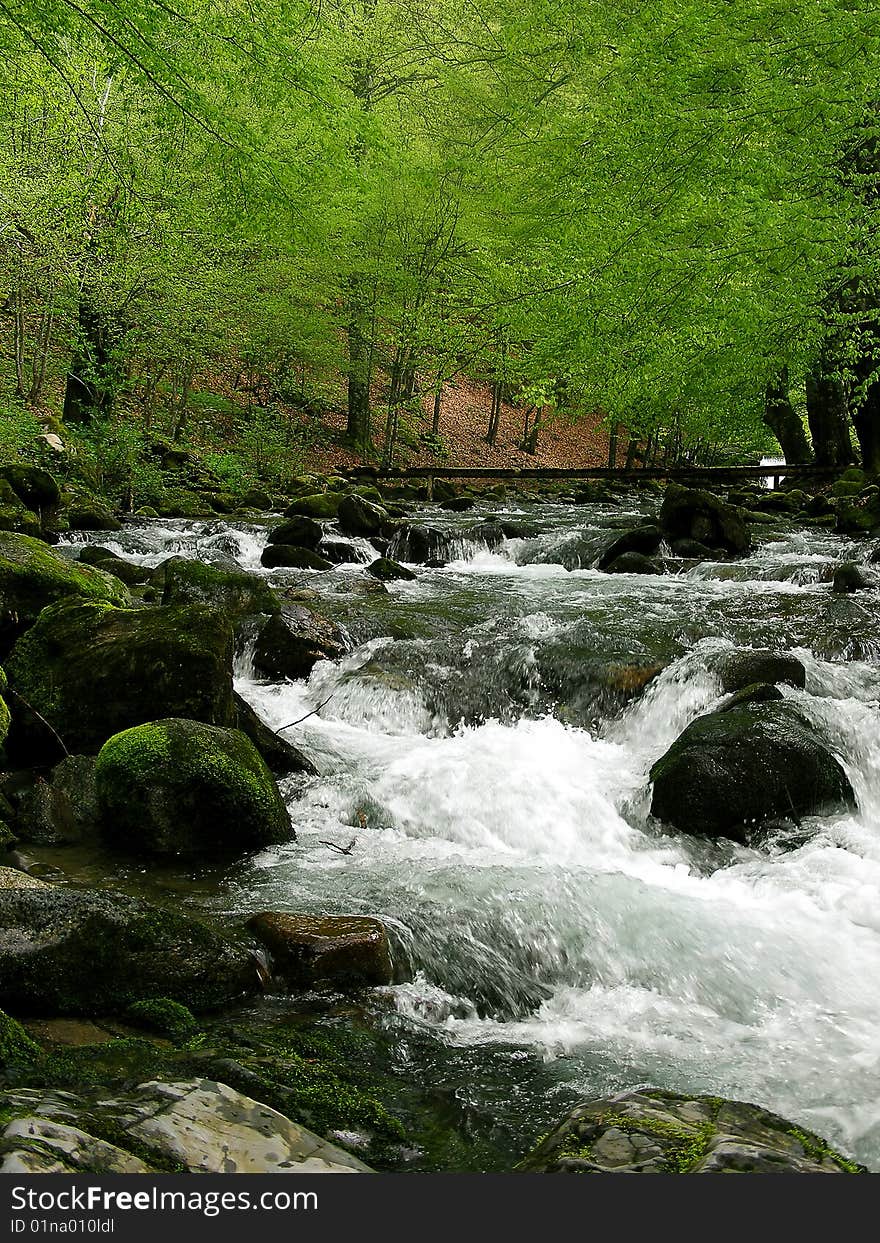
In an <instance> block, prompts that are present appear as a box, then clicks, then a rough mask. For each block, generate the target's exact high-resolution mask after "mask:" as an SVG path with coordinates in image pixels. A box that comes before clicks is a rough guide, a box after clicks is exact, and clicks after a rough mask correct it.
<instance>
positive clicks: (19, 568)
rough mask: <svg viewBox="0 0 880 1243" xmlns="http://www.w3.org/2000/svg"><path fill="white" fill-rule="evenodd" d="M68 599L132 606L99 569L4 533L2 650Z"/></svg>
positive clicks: (0, 542)
mask: <svg viewBox="0 0 880 1243" xmlns="http://www.w3.org/2000/svg"><path fill="white" fill-rule="evenodd" d="M68 596H78V597H79V598H81V599H83V600H100V601H106V602H108V603H111V604H126V603H128V592H127V591H126V590H125V587H124V586H123V585H122V584H121V583H119V582H118V581H117V580H116V579H114V578H110V577H108V576H107V575H106V574H104V573H103V572H102V571H101V570H97V569H95V567H94V566H88V565H78V564H76V563H75V562H73V561H68V560H67V559H66V558H65V557H62V556H61V554H60V553H57V552H55V551H54V549H52V548H49V547H47V546H46V544H44V543H43V542H42V541H41V540H38V539H32V538H31V537H30V536H27V535H16V534H13V533H12V532H8V531H0V650H2V649H3V648H4V647H5V646H6V645H8V644H9V643H10V642H11V641H12V640H13V639H14V638H16V637H17V636H18V635H20V634H22V633H23V632H24V631H25V630H27V628H28V627H29V626H32V625H33V624H34V622H35V621H36V620H37V618H38V617H39V615H40V612H41V611H42V610H43V609H44V608H45V607H46V605H48V604H52V603H54V602H55V601H56V600H62V599H64V598H66V597H68Z"/></svg>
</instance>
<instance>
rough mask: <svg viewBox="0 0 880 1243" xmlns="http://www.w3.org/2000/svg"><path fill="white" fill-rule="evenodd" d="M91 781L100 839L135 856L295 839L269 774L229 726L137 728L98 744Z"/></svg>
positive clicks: (156, 724) (171, 723)
mask: <svg viewBox="0 0 880 1243" xmlns="http://www.w3.org/2000/svg"><path fill="white" fill-rule="evenodd" d="M95 782H96V791H97V799H98V807H99V812H100V818H101V824H102V828H103V832H104V834H105V836H106V837H107V839H108V840H109V841H111V842H113V843H114V844H115V845H117V846H121V847H123V848H125V849H126V850H130V851H131V852H133V853H135V854H141V853H146V854H174V855H194V854H198V855H200V856H205V855H209V854H215V853H218V852H223V851H228V850H233V849H243V848H251V847H253V848H258V847H262V846H269V845H273V844H275V843H277V842H283V841H288V840H289V839H290V838H291V837H293V836H295V834H294V833H293V828H292V826H291V823H290V817H289V815H288V813H287V809H286V807H285V806H284V800H283V799H282V797H281V794H280V793H279V791H278V787H277V786H276V784H275V781H274V779H273V777H272V774H271V772H270V771H269V769H268V767H267V765H266V764H265V762H264V761H263V759H262V758H261V757H260V755H259V753H258V752H257V750H256V748H255V747H254V744H253V743H252V742H251V741H250V739H249V738H247V737H246V736H245V735H244V734H243V733H241V732H240V731H239V730H236V729H221V728H219V727H218V726H214V725H204V724H201V723H200V722H198V721H184V720H179V719H174V718H169V719H167V720H161V721H150V722H148V723H147V724H144V725H137V726H135V727H134V728H132V729H127V730H124V731H123V732H122V733H119V734H116V735H115V736H114V737H113V738H110V739H108V741H107V742H105V743H104V746H103V747H102V748H101V750H100V752H99V754H98V763H97V766H96V769H95Z"/></svg>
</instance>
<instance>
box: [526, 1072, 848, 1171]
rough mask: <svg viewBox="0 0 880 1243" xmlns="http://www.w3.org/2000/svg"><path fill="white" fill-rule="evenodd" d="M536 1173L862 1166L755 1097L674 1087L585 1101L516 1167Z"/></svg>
mask: <svg viewBox="0 0 880 1243" xmlns="http://www.w3.org/2000/svg"><path fill="white" fill-rule="evenodd" d="M517 1168H518V1169H520V1170H524V1171H527V1172H530V1173H540V1174H860V1173H865V1172H866V1171H865V1168H864V1166H860V1165H857V1164H856V1163H855V1162H852V1161H850V1160H849V1159H848V1158H847V1157H845V1156H844V1155H843V1154H842V1153H839V1152H837V1151H836V1150H835V1149H833V1148H831V1147H830V1146H829V1145H828V1144H827V1143H826V1141H825V1140H824V1139H822V1138H821V1136H819V1135H816V1134H814V1133H813V1132H812V1131H808V1130H806V1129H805V1128H803V1127H800V1126H796V1125H795V1124H794V1123H792V1122H788V1121H787V1120H786V1119H785V1118H781V1117H779V1116H778V1115H777V1114H772V1113H769V1112H768V1111H767V1110H766V1109H762V1108H761V1107H760V1106H759V1105H749V1104H746V1103H744V1102H742V1101H729V1100H724V1099H723V1098H721V1097H717V1096H687V1095H684V1094H682V1093H678V1092H663V1091H656V1090H644V1091H641V1092H622V1093H620V1094H619V1095H618V1096H610V1097H606V1098H604V1099H600V1100H591V1101H585V1102H584V1103H583V1104H581V1105H578V1106H577V1108H575V1109H574V1110H572V1111H571V1113H570V1114H569V1115H568V1116H567V1117H566V1118H565V1119H563V1121H562V1122H561V1123H560V1124H559V1125H558V1126H557V1127H555V1128H554V1129H553V1130H552V1131H551V1132H550V1134H549V1135H548V1136H547V1137H546V1139H544V1140H542V1141H541V1143H540V1144H539V1145H538V1147H537V1148H535V1149H534V1151H532V1152H530V1153H529V1155H528V1156H527V1157H526V1158H525V1160H524V1161H522V1162H521V1163H520V1165H519V1166H518V1167H517Z"/></svg>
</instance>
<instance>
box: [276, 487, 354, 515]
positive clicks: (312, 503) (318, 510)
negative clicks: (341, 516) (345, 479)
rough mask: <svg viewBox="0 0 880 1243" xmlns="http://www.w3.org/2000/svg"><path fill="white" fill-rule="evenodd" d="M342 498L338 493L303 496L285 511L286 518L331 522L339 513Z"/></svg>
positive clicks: (318, 493) (317, 493)
mask: <svg viewBox="0 0 880 1243" xmlns="http://www.w3.org/2000/svg"><path fill="white" fill-rule="evenodd" d="M341 500H342V497H341V496H340V495H339V494H338V493H337V492H316V493H314V494H313V495H311V496H301V497H299V499H298V500H295V501H294V502H293V504H292V505H290V506H289V507H288V508H287V509H285V511H284V516H285V518H298V517H300V516H302V517H304V518H316V519H317V520H318V521H319V522H329V521H331V520H332V519H333V518H335V517H336V515H337V514H338V513H339V505H340V502H341Z"/></svg>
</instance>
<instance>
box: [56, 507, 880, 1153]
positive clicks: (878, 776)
mask: <svg viewBox="0 0 880 1243" xmlns="http://www.w3.org/2000/svg"><path fill="white" fill-rule="evenodd" d="M654 509H656V498H653V499H649V498H644V497H637V498H625V499H624V500H623V501H621V502H620V503H619V504H616V505H589V506H577V507H574V506H566V505H564V504H544V503H535V504H527V503H523V504H522V505H519V506H517V505H512V504H511V505H509V506H506V507H501V508H499V506H498V503H497V502H496V504H495V507H494V508H490V507H489V506H487V505H480V506H478V507H477V509H476V510H474V511H471V512H470V513H464V514H451V513H446V512H443V511H441V510H439V509H437V510H435V509H433V508H432V507H430V506H429V507H426V508H425V510H424V513H421V512H420V514H419V516H418V518H417V519H416V520H417V521H422V520H424V521H426V522H429V523H431V525H435V526H439V527H440V528H441V529H442V530H443V531H444V532H445V534H446V537H447V540H448V544H447V554H448V555H449V556H450V557H451V560H450V561H449V562H448V564H446V565H445V566H443V567H442V568H419V570H418V575H417V578H416V579H415V581H412V582H393V583H390V584H389V585H388V591H387V592H385V593H383V592H373V591H371V592H367V591H365V590H364V587H365V585H366V583H367V582H368V581H370V580H368V579H367V576H366V575H365V573H364V564H363V563H361V562H356V563H352V564H350V565H346V566H343V567H340V568H338V569H334V570H333V571H329V572H326V573H323V574H315V573H309V572H302V571H285V570H282V571H277V570H276V571H272V572H271V573H270V572H269V571H266V570H263V569H261V567H260V562H259V557H260V552H261V549H262V548H263V546H264V544H265V542H266V535H267V528H266V525H265V524H261V523H256V522H255V523H252V524H244V525H241V524H236V523H233V524H230V523H228V522H222V521H219V520H218V521H203V522H193V521H178V520H166V521H148V520H144V521H143V525H129V526H127V527H126V528H125V529H124V530H123V531H122V532H119V533H115V534H112V535H108V533H105V532H95V533H88V534H83V533H78V534H77V535H76V536H75V537H73V541H78V542H80V543H81V542H82V541H83V540H88V541H91V542H95V543H100V544H102V545H104V546H106V547H109V548H110V549H111V550H113V551H114V552H117V553H120V554H121V555H123V556H125V557H127V558H129V559H131V560H135V561H139V562H143V563H145V564H148V565H155V564H158V563H159V562H160V561H162V560H163V559H164V558H165V557H167V556H169V555H172V554H176V555H184V556H192V557H199V558H203V559H206V560H223V559H226V560H227V561H228V559H229V558H232V559H234V560H235V561H236V562H237V563H238V564H239V565H240V566H242V567H243V568H245V569H247V570H249V571H253V572H256V573H260V574H263V575H267V576H268V577H270V578H271V580H272V582H273V583H276V584H277V585H279V586H283V585H295V586H297V587H300V588H303V589H306V590H308V591H311V592H314V593H315V598H314V599H313V600H312V599H306V602H307V603H309V604H312V605H313V606H314V607H315V608H316V609H317V610H318V611H320V612H323V613H325V614H326V615H327V616H328V617H332V618H333V619H334V620H335V621H337V622H339V623H340V624H341V625H342V626H343V627H344V628H345V630H346V632H347V634H348V636H349V638H350V643H351V650H350V651H349V652H348V653H347V655H346V656H345V657H344V658H343V659H342V660H341V661H339V662H337V663H331V662H326V661H325V662H321V663H319V664H318V665H317V666H316V667H315V668H314V670H313V671H312V674H311V677H310V678H309V679H308V681H302V682H287V683H269V682H266V681H261V680H260V679H258V678H256V677H255V676H254V673H253V668H252V665H251V664H250V661H249V658H248V648H247V645H244V646H243V647H242V649H241V651H240V652H239V655H238V658H237V666H236V685H237V689H238V690H239V691H240V693H241V694H242V695H244V697H245V698H247V699H248V700H249V701H250V702H251V704H252V705H253V706H254V707H255V708H256V709H257V711H258V712H259V713H260V715H261V716H262V717H263V718H264V720H265V721H266V722H268V723H269V724H270V725H271V726H272V728H274V729H279V728H281V727H282V726H286V725H290V723H292V722H299V723H298V724H296V725H293V726H292V727H291V728H289V729H287V730H286V733H285V736H286V737H287V738H288V739H289V740H290V741H291V742H293V743H295V744H296V745H297V746H298V747H300V748H302V749H303V750H304V751H305V752H306V753H307V755H308V756H309V757H310V759H311V760H312V761H313V762H314V764H315V765H316V767H317V769H318V773H319V775H318V776H310V777H303V776H301V775H300V776H293V777H290V778H288V779H285V780H284V781H283V782H282V783H281V784H282V789H283V791H284V793H285V796H286V797H287V798H288V801H289V806H290V809H291V813H292V817H293V822H294V824H295V826H296V830H297V835H298V837H297V841H296V842H292V843H290V844H289V845H285V846H281V847H276V848H273V849H271V850H266V851H263V852H261V853H260V854H258V855H256V856H252V857H250V858H248V859H246V860H245V861H244V862H242V863H241V864H240V865H238V866H237V867H236V868H235V869H234V870H233V872H231V873H230V874H229V875H228V876H226V877H225V878H224V880H223V883H222V885H218V886H215V888H214V889H213V890H211V892H210V893H209V894H207V896H205V895H203V896H202V897H200V898H198V899H197V900H198V901H201V902H202V903H203V904H204V905H208V906H210V905H211V904H212V903H213V904H214V905H215V906H216V905H220V904H222V907H223V910H224V912H225V913H233V914H236V915H245V914H248V913H251V912H254V911H259V910H291V911H316V912H318V911H328V912H347V913H359V914H370V915H375V916H377V917H378V918H380V919H382V920H383V921H385V923H386V924H387V925H388V927H389V929H390V931H391V934H392V938H393V944H394V948H395V961H396V964H397V966H398V972H399V976H400V982H399V983H397V984H395V985H393V986H391V987H389V988H387V989H382V990H377V991H376V995H375V996H374V997H372V996H371V999H370V1000H368V1001H367V1002H365V1003H364V1005H365V1007H366V1008H367V1009H368V1010H369V1011H370V1013H371V1016H372V1017H371V1021H372V1022H374V1023H375V1024H377V1025H379V1026H381V1028H382V1030H383V1031H384V1032H385V1033H386V1035H387V1038H388V1041H389V1047H390V1049H391V1050H392V1054H391V1056H392V1058H393V1059H394V1062H395V1065H396V1066H397V1067H398V1069H403V1070H405V1071H406V1072H407V1073H408V1074H410V1075H411V1076H413V1077H414V1078H416V1079H419V1080H420V1081H421V1082H423V1083H429V1084H436V1090H437V1093H438V1094H439V1095H440V1096H441V1097H442V1099H443V1102H444V1104H443V1108H444V1109H447V1110H449V1111H453V1112H454V1113H455V1116H456V1118H457V1119H458V1125H460V1127H461V1128H462V1129H463V1130H464V1131H467V1130H468V1128H470V1129H471V1130H472V1131H473V1133H474V1134H475V1135H477V1136H478V1137H480V1136H483V1137H485V1136H486V1135H491V1133H492V1131H493V1128H494V1129H496V1130H498V1131H499V1133H501V1134H503V1135H504V1136H505V1137H506V1138H505V1142H506V1143H508V1145H509V1144H511V1143H512V1144H514V1146H515V1147H517V1149H518V1151H524V1149H525V1148H526V1147H528V1146H529V1145H530V1144H531V1143H532V1142H534V1139H535V1137H536V1135H537V1134H538V1133H540V1131H542V1130H547V1129H548V1128H549V1126H550V1125H551V1124H552V1123H553V1122H554V1120H556V1119H558V1118H559V1117H561V1116H562V1114H563V1113H564V1112H565V1110H566V1108H567V1107H569V1106H570V1104H571V1102H573V1101H574V1100H575V1099H577V1098H578V1097H580V1096H584V1095H586V1096H598V1095H602V1094H606V1093H609V1092H612V1091H615V1090H623V1089H629V1088H635V1087H638V1086H640V1085H652V1086H656V1087H666V1088H670V1089H674V1090H687V1091H689V1092H694V1093H697V1092H706V1093H712V1094H716V1095H722V1096H732V1097H736V1098H739V1099H743V1100H748V1101H754V1102H756V1103H759V1104H762V1105H764V1106H766V1107H768V1108H770V1109H773V1110H775V1111H778V1112H779V1113H781V1114H782V1115H783V1116H785V1117H788V1118H791V1119H793V1120H795V1121H796V1122H800V1123H802V1124H804V1125H806V1126H808V1127H810V1128H812V1129H815V1130H817V1131H818V1132H820V1133H821V1134H824V1135H826V1136H827V1137H828V1139H829V1140H830V1142H832V1143H833V1144H836V1145H838V1146H840V1147H841V1148H842V1149H844V1150H845V1151H846V1152H847V1153H849V1154H851V1155H853V1156H854V1157H856V1158H857V1159H858V1160H859V1161H863V1162H865V1163H866V1164H867V1165H868V1166H869V1167H871V1168H874V1169H877V1168H880V717H878V699H880V635H878V618H880V598H878V595H877V593H876V592H874V591H867V592H862V593H859V594H858V595H856V596H851V597H839V596H833V595H832V594H831V591H830V586H829V579H830V574H831V572H832V570H833V567H834V565H835V564H836V563H839V562H840V561H841V560H843V559H848V558H855V559H864V558H865V557H866V556H867V552H866V546H865V545H864V544H861V545H859V544H854V543H852V542H851V541H848V540H847V539H845V538H843V537H840V536H836V535H834V534H831V533H828V532H827V531H826V530H817V529H810V530H805V529H803V528H797V527H795V526H794V525H792V524H791V523H789V522H787V521H785V520H779V521H778V522H775V523H774V524H773V525H768V526H765V525H761V526H756V527H754V528H753V541H754V543H755V550H754V551H753V553H752V555H751V556H750V557H748V558H747V559H745V560H742V561H737V562H731V563H709V562H703V563H700V564H689V563H686V562H684V563H680V568H679V572H677V573H671V574H666V575H663V576H648V575H646V576H635V575H627V574H623V575H609V574H604V573H600V572H598V571H596V570H593V569H590V568H588V567H589V565H590V563H591V561H592V560H593V559H594V557H595V556H596V554H597V553H598V551H599V550H600V549H601V548H602V547H603V545H604V544H605V543H607V542H608V540H609V539H610V538H611V537H612V536H613V535H614V533H615V531H616V530H617V529H618V528H623V527H627V526H632V525H634V523H636V522H638V521H640V520H641V519H642V518H644V517H646V516H648V515H649V514H651V513H652V512H653V510H654ZM492 513H497V514H500V516H501V517H502V518H503V519H504V521H505V522H506V523H509V524H510V528H509V529H510V530H511V532H513V534H512V536H511V538H508V539H506V540H505V542H504V544H503V545H502V546H501V547H500V548H498V549H497V550H495V551H490V550H489V549H488V548H487V547H486V546H485V545H483V544H481V543H479V541H476V542H475V541H473V540H471V539H468V537H467V531H468V529H469V528H470V527H473V526H474V524H475V523H477V522H479V521H481V520H483V519H485V518H486V516H487V515H489V514H492ZM135 521H136V522H137V521H139V520H135ZM75 549H76V542H71V543H69V544H68V545H67V550H68V552H69V553H71V554H72V553H73V552H74V551H75ZM357 552H358V555H363V558H364V561H366V560H368V559H371V557H372V556H374V555H375V554H374V553H373V552H372V550H370V549H368V547H367V546H366V544H365V543H364V544H362V546H361V547H359V548H358V549H357ZM391 555H394V551H393V550H392V554H391ZM731 647H773V648H777V649H786V650H788V649H792V650H793V651H794V652H795V654H796V655H797V656H799V657H800V659H801V660H802V661H803V662H804V664H805V666H806V669H807V685H806V689H805V690H795V689H792V688H789V687H784V688H782V689H783V693H784V694H785V695H786V696H790V697H791V698H793V699H794V700H796V701H797V703H798V705H799V707H800V708H801V709H802V711H803V712H804V713H805V715H806V716H807V717H808V718H809V719H810V720H811V721H812V722H814V723H815V725H816V726H817V727H818V729H819V730H820V732H821V734H822V735H823V737H824V738H825V740H826V741H827V743H828V744H829V745H830V746H831V748H832V750H833V751H834V752H835V753H836V754H837V755H838V756H839V758H840V759H841V761H842V763H843V765H844V767H845V769H846V771H847V774H848V776H849V777H850V780H851V782H852V784H853V787H854V789H855V791H856V795H857V798H858V811H857V812H856V813H849V814H842V815H837V816H834V817H829V818H823V819H821V820H808V821H806V822H804V824H803V825H801V826H800V827H799V829H798V831H797V833H796V834H790V835H789V836H788V837H786V836H785V834H784V833H783V834H781V835H780V836H778V837H777V838H776V839H771V840H769V841H767V842H766V843H765V844H763V845H762V846H761V847H760V848H747V847H744V846H737V845H734V844H733V843H711V842H707V841H698V840H696V839H691V838H687V837H685V836H682V835H672V834H667V833H664V832H663V831H662V830H661V828H660V827H659V826H658V825H656V824H655V823H653V822H652V821H651V819H650V817H649V816H648V806H649V802H650V799H649V788H648V780H647V774H648V771H649V769H650V767H651V765H652V764H653V762H654V761H655V760H656V759H657V758H659V756H661V755H662V754H663V753H664V751H665V750H666V749H667V748H668V747H669V745H670V744H671V743H672V742H673V741H674V739H675V738H676V737H677V736H678V734H679V733H680V732H681V731H682V729H683V728H684V727H685V726H686V725H687V724H688V723H689V722H690V721H691V720H693V719H694V717H696V716H698V715H699V714H700V713H702V712H704V711H706V710H707V709H710V708H711V707H713V706H714V705H715V704H717V702H718V701H719V700H720V698H721V689H720V682H719V679H718V676H717V674H716V673H715V667H716V664H717V661H718V656H719V653H721V652H723V651H725V650H728V649H730V648H731ZM643 685H644V689H641V687H642V686H643ZM635 691H637V693H633V692H635ZM303 718H304V719H303ZM328 842H330V843H335V844H336V845H338V846H342V847H346V848H347V847H349V845H350V844H351V849H350V853H348V854H341V853H340V852H339V851H338V850H334V849H333V848H332V846H328V845H327V844H326V843H328ZM413 1160H414V1164H413V1168H419V1165H418V1160H417V1159H415V1158H414V1159H413ZM407 1168H409V1167H407Z"/></svg>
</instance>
